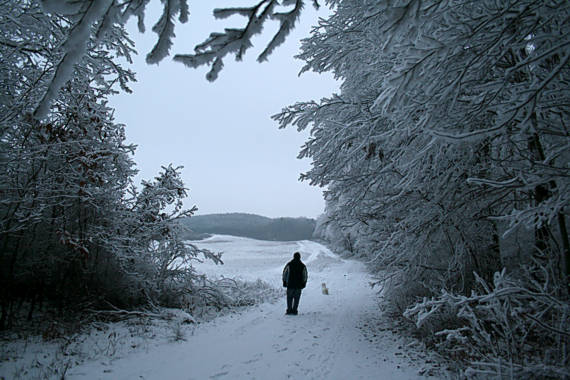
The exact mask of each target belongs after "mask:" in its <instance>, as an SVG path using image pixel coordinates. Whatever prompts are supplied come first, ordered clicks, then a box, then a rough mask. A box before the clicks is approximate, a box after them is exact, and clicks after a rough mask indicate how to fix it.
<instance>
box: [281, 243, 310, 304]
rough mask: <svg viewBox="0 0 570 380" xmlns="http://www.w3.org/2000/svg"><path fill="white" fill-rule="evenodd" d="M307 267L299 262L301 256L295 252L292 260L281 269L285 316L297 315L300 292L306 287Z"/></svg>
mask: <svg viewBox="0 0 570 380" xmlns="http://www.w3.org/2000/svg"><path fill="white" fill-rule="evenodd" d="M308 278H309V275H308V273H307V267H306V266H305V264H303V262H302V261H301V254H300V253H299V252H295V253H294V254H293V260H291V261H289V262H288V263H287V265H285V268H283V287H284V288H287V312H286V313H285V314H292V315H297V313H298V312H297V308H298V307H299V300H300V299H301V291H302V290H303V289H304V288H305V286H306V285H307V279H308Z"/></svg>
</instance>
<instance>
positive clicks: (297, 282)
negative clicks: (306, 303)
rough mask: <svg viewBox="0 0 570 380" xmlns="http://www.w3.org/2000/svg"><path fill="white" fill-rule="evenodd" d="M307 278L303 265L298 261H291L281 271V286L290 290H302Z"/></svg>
mask: <svg viewBox="0 0 570 380" xmlns="http://www.w3.org/2000/svg"><path fill="white" fill-rule="evenodd" d="M308 277H309V276H308V274H307V267H306V266H305V264H303V263H302V262H301V260H300V259H293V260H291V261H289V262H288V263H287V265H285V268H284V269H283V286H284V287H287V288H290V289H304V288H305V286H306V285H307V279H308Z"/></svg>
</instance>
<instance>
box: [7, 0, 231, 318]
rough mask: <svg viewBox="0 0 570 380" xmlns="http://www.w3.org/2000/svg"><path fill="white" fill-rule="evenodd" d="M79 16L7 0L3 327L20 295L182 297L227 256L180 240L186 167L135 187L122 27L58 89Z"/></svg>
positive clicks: (111, 299)
mask: <svg viewBox="0 0 570 380" xmlns="http://www.w3.org/2000/svg"><path fill="white" fill-rule="evenodd" d="M74 20H75V18H74V17H73V16H65V17H62V16H57V15H50V14H46V13H45V12H44V11H43V9H42V8H41V7H40V4H39V3H38V2H36V1H10V2H4V3H2V6H1V7H0V32H1V38H0V57H1V60H2V62H3V65H2V67H0V84H1V85H2V86H1V87H2V90H1V91H2V94H1V96H0V177H1V178H2V180H1V183H0V193H1V197H0V199H1V201H0V302H1V305H0V306H1V309H0V328H5V327H7V326H9V325H10V324H12V323H14V322H18V319H19V318H22V311H23V310H22V305H24V306H26V307H28V318H31V317H32V315H33V312H34V310H36V309H37V306H38V304H39V305H42V304H43V305H46V304H48V303H49V304H50V305H53V306H57V307H59V308H60V309H61V310H63V308H66V307H68V306H70V305H77V303H79V302H88V303H89V305H91V306H93V307H101V306H105V307H107V305H108V303H111V304H113V305H116V306H123V307H134V306H140V305H146V306H148V305H156V304H158V305H163V304H168V305H170V304H176V305H179V306H180V305H182V304H184V303H185V301H184V299H185V298H184V297H185V295H184V292H189V291H191V290H192V289H193V288H192V283H193V281H195V280H196V279H197V278H199V276H197V275H196V274H195V273H194V271H193V269H192V266H191V262H190V260H191V259H195V258H196V257H197V255H198V253H200V254H204V255H205V257H206V258H207V259H213V260H215V261H217V262H219V261H220V259H219V255H216V254H213V253H210V252H207V251H200V250H198V249H197V248H196V247H193V246H188V245H185V244H184V243H183V242H182V238H181V236H180V229H181V228H182V227H181V226H179V223H178V220H177V219H178V218H180V217H182V216H188V215H190V214H192V212H193V210H189V211H184V210H181V205H182V204H181V198H183V197H185V196H186V195H187V194H186V190H185V189H184V185H183V184H182V182H181V181H180V178H179V173H178V171H177V170H176V169H174V168H171V167H169V168H165V172H164V173H162V174H161V175H160V176H159V177H158V178H157V180H156V182H155V183H151V182H148V183H143V189H142V190H141V192H140V194H137V193H133V192H131V193H129V189H131V188H132V177H133V176H134V174H135V173H136V169H135V167H134V162H133V161H132V159H131V155H132V153H133V152H134V146H132V145H128V144H126V143H125V128H124V126H123V125H120V124H117V123H115V122H114V120H113V110H112V109H111V108H110V107H109V106H108V104H107V98H108V96H109V95H111V94H113V93H115V92H116V91H117V88H122V89H123V90H127V89H128V87H127V85H128V83H129V82H130V81H132V80H134V75H133V73H132V72H130V71H128V70H126V69H124V68H122V67H121V66H120V65H119V64H117V63H116V62H115V61H116V58H117V57H118V56H124V57H126V58H127V59H130V54H131V53H132V52H133V47H132V42H131V41H130V40H129V39H128V36H127V35H126V33H125V31H124V30H123V28H122V26H121V25H119V24H113V25H111V26H109V28H107V29H106V34H105V38H103V39H100V40H98V39H97V34H93V35H90V34H88V36H91V37H90V38H89V40H88V41H87V42H86V45H85V54H84V55H82V56H80V57H78V58H77V60H76V61H75V62H74V64H73V65H71V66H70V68H71V70H72V72H71V75H70V77H69V79H68V80H66V81H64V82H61V83H60V85H59V86H58V88H57V89H54V88H52V85H53V83H54V82H53V77H54V75H57V74H55V73H56V72H57V71H58V70H60V69H61V66H60V64H61V61H62V59H63V60H65V56H66V54H69V52H68V51H67V50H66V48H65V46H64V45H65V44H67V43H69V41H70V38H72V37H71V36H72V35H73V34H74V33H75V32H76V30H77V28H79V26H78V25H77V24H76V23H75V21H74ZM50 91H55V92H54V93H53V94H52V95H50V97H51V98H52V99H51V101H50V103H49V107H48V108H47V113H46V116H45V117H44V118H43V119H42V120H37V119H35V118H34V117H33V112H34V111H35V110H36V106H37V104H38V102H40V101H41V99H42V98H45V96H46V94H47V93H49V92H50ZM171 206H173V211H172V212H169V211H166V210H167V209H168V207H171ZM192 296H193V297H199V296H200V295H196V294H193V295H192Z"/></svg>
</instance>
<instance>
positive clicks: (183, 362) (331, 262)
mask: <svg viewBox="0 0 570 380" xmlns="http://www.w3.org/2000/svg"><path fill="white" fill-rule="evenodd" d="M195 244H196V245H198V246H200V247H203V248H208V249H210V250H214V251H223V252H224V256H223V260H224V263H225V264H224V265H223V266H216V265H214V264H212V263H202V264H199V265H198V266H197V269H198V270H199V271H202V272H204V273H206V274H208V275H210V276H213V277H220V276H225V277H239V278H241V279H243V280H248V281H249V280H251V281H253V280H257V279H262V280H264V281H266V282H268V283H270V284H271V285H273V286H275V287H281V285H282V284H281V272H282V269H283V266H284V265H285V263H286V262H287V261H289V260H290V259H291V258H292V255H293V252H295V251H299V252H301V255H302V260H303V261H304V262H305V264H306V265H307V269H308V271H309V282H308V284H307V288H306V289H305V290H304V291H303V295H302V296H301V302H300V306H299V315H297V316H288V315H285V309H286V305H285V292H284V290H283V297H282V300H280V301H279V302H276V303H265V304H262V305H258V306H256V307H252V308H249V309H246V310H245V311H242V312H240V313H234V314H229V315H225V316H223V317H219V318H217V319H215V320H213V321H211V322H208V323H204V324H200V325H197V326H194V325H189V326H187V325H182V326H180V325H179V326H180V328H181V329H185V331H183V332H182V333H183V334H184V335H185V338H186V339H185V340H184V341H177V342H172V340H168V339H157V340H156V341H155V342H154V343H153V341H152V340H150V341H149V340H145V342H146V344H142V345H139V347H136V348H135V347H133V349H132V350H130V351H129V350H127V351H124V350H118V351H117V354H116V355H112V356H103V357H101V356H100V357H99V358H87V360H83V362H82V363H80V364H79V365H77V366H74V367H71V368H70V369H69V370H68V371H67V374H66V377H65V378H66V379H164V380H165V379H289V378H292V379H327V380H333V379H416V378H423V377H421V376H420V375H419V373H420V372H422V373H423V372H424V371H425V363H421V362H418V361H417V359H418V358H417V355H415V356H413V357H414V359H410V356H409V354H410V350H406V348H404V347H405V343H404V342H403V341H402V339H401V338H399V337H397V336H396V335H394V334H392V333H391V331H390V329H389V328H386V329H382V330H381V331H380V332H378V333H376V332H374V333H372V332H371V330H370V329H369V328H368V326H369V324H370V323H371V321H374V318H375V316H377V315H378V313H379V311H378V305H377V300H378V297H377V295H376V293H375V290H373V289H371V288H370V286H369V283H370V282H371V278H370V276H369V275H368V274H367V273H366V271H365V268H364V266H363V264H362V263H359V262H356V261H351V260H343V259H340V258H339V257H337V256H335V255H334V254H332V253H331V252H330V251H329V250H328V249H327V248H326V247H324V246H322V245H320V244H318V243H316V242H311V241H299V242H267V241H259V240H252V239H247V238H238V237H231V236H222V235H217V236H213V237H212V238H210V239H207V240H204V241H201V242H195ZM323 282H324V283H326V286H327V287H328V289H329V295H323V294H322V292H321V283H323ZM105 334H108V332H105ZM109 336H111V335H109ZM414 361H415V362H414ZM1 375H2V371H1V368H0V377H1Z"/></svg>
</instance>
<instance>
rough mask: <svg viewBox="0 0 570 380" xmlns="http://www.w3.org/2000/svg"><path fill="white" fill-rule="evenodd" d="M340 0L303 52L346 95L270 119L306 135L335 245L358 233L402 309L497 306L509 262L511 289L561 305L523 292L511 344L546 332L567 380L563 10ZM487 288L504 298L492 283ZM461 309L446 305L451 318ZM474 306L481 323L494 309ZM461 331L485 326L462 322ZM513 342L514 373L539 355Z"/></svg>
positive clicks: (354, 246) (420, 312)
mask: <svg viewBox="0 0 570 380" xmlns="http://www.w3.org/2000/svg"><path fill="white" fill-rule="evenodd" d="M332 4H333V6H334V7H335V8H334V12H333V15H332V16H331V17H330V18H328V19H327V20H321V21H320V22H319V26H318V27H317V28H315V29H314V30H313V32H312V34H311V36H310V37H309V38H307V39H306V40H304V42H303V46H302V52H301V54H300V55H299V57H300V58H301V59H303V60H305V62H306V66H305V69H304V70H314V71H317V72H325V71H331V72H333V73H334V75H335V76H336V77H337V78H339V79H340V80H342V85H341V91H340V93H339V94H337V95H333V96H331V97H330V98H328V99H324V100H322V101H321V102H318V103H317V102H314V101H312V102H305V103H298V104H295V105H293V106H290V107H288V108H286V109H284V110H283V112H282V113H280V114H278V115H276V116H275V119H276V120H277V121H278V122H279V123H280V125H281V127H285V126H288V125H293V126H296V127H297V128H298V129H305V128H307V127H309V126H311V136H310V138H309V140H308V141H307V143H306V144H305V146H304V147H303V149H302V151H301V153H300V156H301V157H309V158H311V159H312V160H313V166H312V168H311V170H309V172H308V173H306V174H305V175H304V176H303V178H304V179H306V180H309V181H310V182H311V184H314V185H319V186H327V187H328V189H327V191H326V200H327V214H326V216H325V218H326V222H325V224H324V225H325V226H326V225H327V223H328V224H329V225H330V226H332V227H334V230H335V233H336V234H340V235H341V236H335V237H334V239H333V241H337V242H339V243H341V244H343V246H342V249H347V246H346V245H345V243H344V242H345V239H346V238H347V237H350V241H351V244H350V247H351V250H352V251H357V252H358V253H359V254H361V255H366V256H367V258H368V259H369V260H368V261H369V262H371V263H373V264H375V265H377V267H378V268H381V269H382V270H383V272H382V273H384V275H385V278H389V279H390V283H389V286H388V289H387V293H386V294H388V296H389V297H391V299H392V300H393V302H394V303H396V304H398V307H400V310H401V311H404V310H405V309H406V308H408V307H412V306H413V305H414V303H415V302H416V301H417V299H418V298H419V297H421V296H426V295H430V294H431V295H434V294H437V293H438V292H439V291H440V289H445V292H447V293H445V294H450V293H452V294H469V293H470V292H471V291H480V290H481V287H483V288H484V289H483V291H486V292H487V293H489V294H490V295H489V297H494V296H496V295H497V293H499V294H501V291H500V290H499V288H500V287H501V286H502V285H501V284H504V283H505V282H504V281H503V282H501V281H499V280H497V275H494V274H493V273H494V272H496V271H499V270H500V269H501V268H502V267H503V266H506V267H508V269H509V271H510V273H511V274H510V275H511V276H513V277H512V278H510V279H509V280H508V281H515V282H517V281H518V282H517V284H518V286H520V287H521V289H527V290H526V291H529V292H535V294H545V295H548V296H552V297H555V298H556V297H558V298H557V299H558V300H560V301H557V302H562V304H563V305H565V306H563V307H561V308H558V307H556V308H554V307H551V308H550V309H549V310H551V311H552V313H546V314H542V313H541V312H540V310H541V308H540V307H535V306H536V305H543V306H544V303H541V302H542V299H541V300H538V299H537V300H531V299H524V300H523V299H520V298H517V297H519V296H518V295H517V296H513V297H515V298H516V302H517V303H520V305H521V308H522V309H521V311H520V312H519V313H518V314H516V315H515V314H509V315H508V318H516V317H517V316H518V317H520V316H521V313H523V314H524V315H525V316H524V317H523V322H522V323H520V324H519V326H520V329H519V330H518V332H517V333H516V334H521V335H517V336H519V337H521V339H522V341H524V336H526V335H525V334H526V333H528V331H529V330H530V329H531V328H533V326H535V325H536V324H538V325H539V326H540V327H541V329H542V330H541V333H540V334H538V335H539V336H540V337H541V338H540V343H537V342H538V341H535V342H534V343H535V344H537V346H540V347H543V348H544V347H549V348H544V349H547V350H551V351H549V352H552V353H555V354H553V355H554V356H553V357H552V360H550V359H549V360H547V362H548V364H546V365H547V366H551V367H549V368H550V369H549V370H552V371H553V372H552V373H557V372H556V371H558V369H556V366H557V365H559V362H557V361H558V360H564V359H563V358H567V349H566V348H564V347H565V346H564V344H559V343H558V342H560V339H562V340H565V339H567V337H568V331H567V329H566V330H565V329H562V330H559V329H558V328H557V327H556V326H559V325H558V324H559V323H563V322H564V321H565V320H566V321H567V316H566V317H565V315H566V314H565V313H566V310H568V299H567V294H568V292H567V285H568V274H569V273H568V272H569V267H568V261H569V260H568V252H569V250H568V232H567V229H566V219H567V214H568V206H569V204H568V203H569V198H568V197H569V194H570V192H569V191H568V186H569V184H570V181H568V173H569V167H568V164H569V160H568V158H569V157H568V154H569V149H568V146H569V145H568V143H569V136H570V135H569V134H568V131H567V126H568V121H569V114H570V112H569V111H570V109H569V107H568V104H570V103H569V102H568V97H569V96H570V92H569V90H568V80H569V75H570V71H569V70H570V65H568V59H569V58H568V57H569V55H570V49H569V46H570V45H569V38H570V37H569V34H568V32H569V30H568V22H567V20H568V16H569V15H570V8H569V6H568V4H567V2H564V1H533V0H528V1H526V0H521V1H505V2H495V1H477V2H472V1H454V2H442V1H414V0H412V1H369V0H357V1H335V2H332ZM525 229H526V231H529V232H530V234H529V233H528V232H527V233H525V232H523V231H524V230H525ZM514 257H516V258H517V259H516V260H515V259H513V258H514ZM505 276H508V275H503V277H501V278H505ZM529 276H530V277H531V279H532V281H534V282H527V281H528V277H529ZM515 279H516V280H515ZM508 281H507V282H508ZM492 283H494V284H496V287H497V288H496V290H493V289H492V285H491V286H487V285H485V286H487V288H485V287H484V286H483V285H482V284H492ZM531 289H532V290H531ZM458 297H459V296H458ZM560 297H562V298H560ZM452 299H453V297H446V298H445V300H446V302H447V301H449V302H448V303H447V308H446V310H449V308H451V309H453V308H454V307H455V305H454V304H453V302H452V301H451V300H452ZM562 299H564V301H562ZM455 300H460V298H456V299H455ZM477 300H479V299H477ZM535 301H536V302H535ZM434 302H436V304H437V302H440V301H434ZM458 302H461V301H458ZM501 302H502V301H501V300H500V299H499V301H498V302H497V303H496V304H494V306H497V305H500V304H502V303H501ZM505 302H508V301H505ZM513 302H515V301H514V299H513ZM564 302H565V303H564ZM434 305H435V304H429V303H428V302H426V303H424V304H422V307H418V308H415V309H414V312H413V313H411V312H410V313H407V315H408V316H410V317H411V316H414V317H418V316H421V319H422V320H425V318H424V317H426V316H430V315H431V316H432V318H433V315H434V314H435V315H440V316H441V313H439V314H438V313H430V310H435V309H434ZM438 305H441V304H438ZM531 305H535V306H531ZM552 305H554V304H552ZM552 305H551V306H552ZM479 306H480V308H478V307H479ZM525 307H526V309H524V308H525ZM442 309H444V308H438V310H439V311H441V310H442ZM474 309H475V310H476V312H475V314H478V313H484V310H488V305H483V304H480V305H476V306H475V307H474ZM523 309H524V311H522V310H523ZM501 312H502V311H501ZM499 314H500V313H499ZM495 316H496V315H495ZM458 317H460V318H465V314H461V313H459V314H458ZM478 317H481V314H478ZM466 320H468V321H469V322H465V323H467V324H469V323H471V322H472V323H476V321H477V318H475V319H460V323H461V321H466ZM537 321H538V322H537ZM471 327H473V326H471ZM502 327H505V326H504V325H503V326H502ZM550 327H552V328H550ZM442 328H443V329H448V328H449V326H446V325H443V326H442ZM475 330H477V329H475V328H472V329H468V330H466V331H468V332H469V331H470V332H473V331H475ZM485 331H486V333H487V334H490V335H488V336H491V337H494V338H497V335H495V334H501V333H497V331H496V330H493V329H491V330H490V331H489V330H485ZM501 331H502V333H504V334H510V333H512V331H506V330H501ZM553 331H556V332H557V334H558V335H556V338H555V339H551V337H550V335H549V334H550V333H552V332H553ZM442 335H443V336H445V333H442ZM466 339H467V338H466ZM557 339H558V340H557ZM471 343H473V341H471ZM503 343H504V344H505V345H506V346H505V351H502V352H500V353H497V352H495V353H494V354H496V355H498V356H499V357H500V358H502V359H503V360H504V359H505V357H504V356H503V355H504V354H505V352H510V356H509V357H508V358H507V362H508V361H509V360H511V362H513V361H514V362H517V363H522V362H524V361H525V359H524V358H525V355H527V354H528V355H531V356H532V353H528V352H523V351H521V350H518V347H515V346H514V345H511V343H512V342H509V341H508V340H502V341H501V344H503ZM475 346H476V344H474V347H475ZM513 352H517V354H516V355H514V354H513ZM519 354H520V355H519ZM477 359H481V358H480V357H478V358H477ZM493 360H494V359H493ZM493 360H491V361H493ZM564 365H567V362H566V364H563V366H564ZM491 367H492V365H491ZM537 368H538V367H533V369H531V370H530V371H531V372H532V371H536V370H537ZM479 369H480V368H479ZM495 369H497V370H498V371H501V370H503V369H502V368H501V367H500V366H499V367H495ZM510 369H511V370H513V371H519V368H518V367H517V366H516V365H513V366H511V368H510ZM521 373H524V370H523V371H521Z"/></svg>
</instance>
